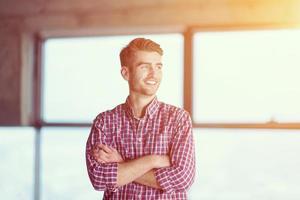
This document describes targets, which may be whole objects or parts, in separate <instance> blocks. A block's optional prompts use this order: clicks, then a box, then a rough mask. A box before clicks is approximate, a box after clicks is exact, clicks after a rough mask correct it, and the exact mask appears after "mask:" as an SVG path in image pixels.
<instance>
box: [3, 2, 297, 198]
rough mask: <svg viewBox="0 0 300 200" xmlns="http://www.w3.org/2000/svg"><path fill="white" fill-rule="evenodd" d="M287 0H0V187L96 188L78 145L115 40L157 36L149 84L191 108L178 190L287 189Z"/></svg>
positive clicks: (114, 83)
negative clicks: (184, 185) (186, 172)
mask: <svg viewBox="0 0 300 200" xmlns="http://www.w3.org/2000/svg"><path fill="white" fill-rule="evenodd" d="M299 10H300V0H210V1H207V0H152V1H146V0H127V1H118V0H110V1H104V0H89V1H83V0H72V1H71V0H51V1H50V0H27V1H23V0H0V47H1V48H0V163H1V164H0V196H1V199H4V200H54V199H55V200H69V199H73V200H86V199H102V196H103V192H102V191H96V190H94V188H93V186H92V185H91V183H90V180H89V177H88V174H87V169H86V158H85V147H86V146H85V145H86V141H87V138H88V136H89V133H90V131H91V125H92V123H93V120H94V119H95V117H96V116H97V115H98V114H99V113H100V112H103V111H105V110H109V109H113V108H114V107H115V106H116V105H118V104H122V103H124V102H125V100H126V97H127V95H128V85H127V83H126V81H124V80H123V78H122V77H121V75H120V67H121V66H120V61H119V53H120V50H121V49H122V48H123V47H124V46H125V45H126V44H127V43H128V42H129V41H130V40H132V39H133V38H136V37H143V38H149V39H152V40H153V41H156V42H158V43H159V44H160V45H161V47H162V48H163V49H164V56H163V66H164V67H163V79H162V83H161V85H160V88H159V90H158V93H157V98H158V99H159V100H160V101H162V102H166V103H169V104H172V105H175V106H177V107H180V108H183V109H185V110H186V111H187V112H188V113H189V114H190V116H191V120H192V124H193V137H194V142H195V150H196V151H195V154H196V176H195V181H194V183H193V185H192V186H191V187H190V188H189V190H188V199H191V200H199V199H200V200H270V199H271V200H282V199H284V200H298V199H299V198H300V170H299V166H300V158H299V154H300V145H299V144H300V106H299V102H300V87H299V86H300V79H299V74H300V59H299V58H300V12H299Z"/></svg>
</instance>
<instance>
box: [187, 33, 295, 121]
mask: <svg viewBox="0 0 300 200" xmlns="http://www.w3.org/2000/svg"><path fill="white" fill-rule="evenodd" d="M299 57H300V30H275V31H273V30H272V31H234V32H203V33H202V32H201V33H200V32H199V33H196V34H195V36H194V64H195V66H194V77H193V79H194V83H193V84H194V91H193V93H194V96H193V108H194V109H193V111H194V116H193V117H194V120H195V122H198V123H207V122H214V123H219V122H221V123H224V122H226V123H228V122H229V123H230V122H231V123H232V122H233V123H234V122H244V123H248V122H250V123H251V122H254V123H265V122H268V121H276V122H299V121H300V114H299V113H300V107H299V106H298V104H299V103H298V102H300V87H299V85H300V79H299V74H300V68H299V66H300V59H299Z"/></svg>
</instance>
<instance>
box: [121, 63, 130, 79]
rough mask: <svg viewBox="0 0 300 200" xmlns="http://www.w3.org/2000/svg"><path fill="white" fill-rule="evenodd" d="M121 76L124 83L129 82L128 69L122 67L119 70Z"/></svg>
mask: <svg viewBox="0 0 300 200" xmlns="http://www.w3.org/2000/svg"><path fill="white" fill-rule="evenodd" d="M121 75H122V77H123V78H124V79H125V80H126V81H128V80H129V69H128V67H126V66H122V68H121Z"/></svg>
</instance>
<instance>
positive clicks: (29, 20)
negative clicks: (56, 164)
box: [0, 0, 300, 125]
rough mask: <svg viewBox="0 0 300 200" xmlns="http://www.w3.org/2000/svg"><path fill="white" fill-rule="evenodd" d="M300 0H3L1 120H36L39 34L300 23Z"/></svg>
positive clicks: (0, 122)
mask: <svg viewBox="0 0 300 200" xmlns="http://www.w3.org/2000/svg"><path fill="white" fill-rule="evenodd" d="M299 10H300V0H153V1H146V0H145V1H141V0H126V1H121V0H110V1H104V0H89V1H86V0H27V1H24V0H0V47H1V48H0V125H19V124H23V125H28V124H31V123H32V121H33V109H34V107H35V106H34V105H35V104H34V102H33V98H32V94H33V87H34V85H33V82H32V81H33V78H35V76H34V73H33V72H34V70H33V68H34V63H35V60H36V54H35V53H34V52H35V49H34V47H35V43H34V41H36V40H35V36H36V35H39V36H40V37H42V38H43V37H52V36H69V35H90V34H92V35H94V34H120V33H140V32H148V31H149V32H165V31H184V30H185V29H186V28H188V27H198V28H200V29H206V30H207V29H213V30H219V29H224V28H234V29H241V28H269V27H273V28H274V27H275V28H279V27H299V26H300V12H299Z"/></svg>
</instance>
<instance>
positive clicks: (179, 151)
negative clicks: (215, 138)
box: [155, 112, 195, 193]
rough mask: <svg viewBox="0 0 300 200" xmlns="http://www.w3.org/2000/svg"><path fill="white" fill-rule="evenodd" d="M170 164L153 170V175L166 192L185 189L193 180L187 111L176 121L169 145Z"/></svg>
mask: <svg viewBox="0 0 300 200" xmlns="http://www.w3.org/2000/svg"><path fill="white" fill-rule="evenodd" d="M169 156H170V160H171V163H172V165H171V166H170V167H166V168H159V169H156V170H155V177H156V180H157V182H158V183H159V185H160V186H161V187H162V190H163V191H164V192H166V193H173V192H175V191H186V190H187V189H188V188H189V187H190V186H191V185H192V183H193V182H194V177H195V147H194V140H193V134H192V122H191V119H190V117H189V114H188V113H187V112H184V114H183V117H181V119H180V120H179V122H178V126H177V129H176V133H175V135H174V138H173V140H172V144H171V146H170V155H169Z"/></svg>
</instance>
